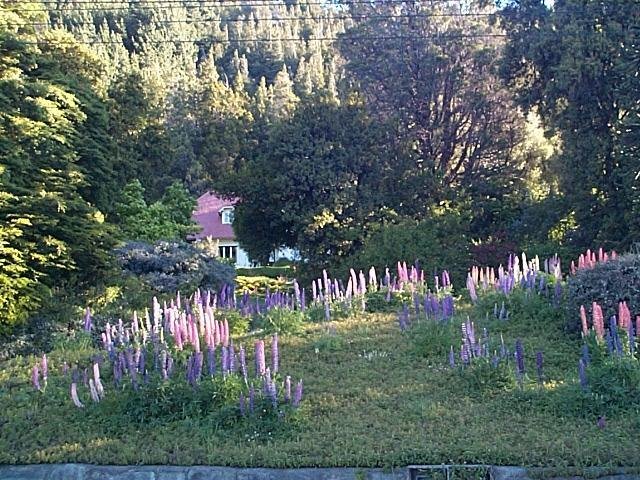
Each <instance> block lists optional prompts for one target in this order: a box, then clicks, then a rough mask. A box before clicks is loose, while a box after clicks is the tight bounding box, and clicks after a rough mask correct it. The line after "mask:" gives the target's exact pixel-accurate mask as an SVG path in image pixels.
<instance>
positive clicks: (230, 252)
mask: <svg viewBox="0 0 640 480" xmlns="http://www.w3.org/2000/svg"><path fill="white" fill-rule="evenodd" d="M218 255H219V256H220V257H221V258H233V257H234V256H235V260H236V267H241V268H246V267H251V261H250V260H249V255H248V254H247V252H246V251H245V250H243V249H242V247H240V244H239V243H238V242H237V241H235V240H218Z"/></svg>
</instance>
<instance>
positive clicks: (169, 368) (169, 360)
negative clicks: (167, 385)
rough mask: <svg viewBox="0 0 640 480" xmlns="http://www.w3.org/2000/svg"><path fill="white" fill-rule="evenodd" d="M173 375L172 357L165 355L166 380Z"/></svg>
mask: <svg viewBox="0 0 640 480" xmlns="http://www.w3.org/2000/svg"><path fill="white" fill-rule="evenodd" d="M172 373H173V357H172V356H171V354H170V353H169V354H167V378H169V377H170V376H171V374H172Z"/></svg>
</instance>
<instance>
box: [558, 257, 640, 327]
mask: <svg viewBox="0 0 640 480" xmlns="http://www.w3.org/2000/svg"><path fill="white" fill-rule="evenodd" d="M621 301H625V302H627V305H628V307H629V309H630V310H631V312H636V313H640V255H634V254H628V255H622V256H619V257H618V258H616V259H615V260H608V261H606V262H598V263H597V264H596V265H595V266H593V268H582V269H579V270H578V271H577V272H576V274H575V275H572V276H570V277H569V279H568V281H567V303H566V318H567V326H568V328H570V329H571V330H573V331H578V330H579V329H580V325H581V322H580V307H581V306H582V305H584V307H585V309H586V310H587V312H591V306H592V304H593V302H597V303H598V304H600V305H601V306H602V309H603V313H604V317H605V320H606V319H608V318H609V317H610V316H612V315H617V314H618V303H619V302H621Z"/></svg>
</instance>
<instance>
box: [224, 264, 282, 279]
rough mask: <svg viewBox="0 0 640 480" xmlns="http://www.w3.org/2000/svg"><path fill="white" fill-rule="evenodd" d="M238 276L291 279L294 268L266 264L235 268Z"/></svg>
mask: <svg viewBox="0 0 640 480" xmlns="http://www.w3.org/2000/svg"><path fill="white" fill-rule="evenodd" d="M236 273H237V274H238V277H269V278H275V279H277V278H280V277H282V278H288V279H291V277H292V276H293V273H294V270H293V269H292V268H291V267H290V266H288V265H284V266H268V267H256V268H236Z"/></svg>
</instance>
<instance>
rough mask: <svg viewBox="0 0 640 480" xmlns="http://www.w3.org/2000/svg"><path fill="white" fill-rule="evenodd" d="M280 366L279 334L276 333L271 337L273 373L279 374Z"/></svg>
mask: <svg viewBox="0 0 640 480" xmlns="http://www.w3.org/2000/svg"><path fill="white" fill-rule="evenodd" d="M279 366H280V352H279V350H278V334H277V333H276V334H275V335H274V336H273V337H271V370H272V371H273V373H278V367H279Z"/></svg>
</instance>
